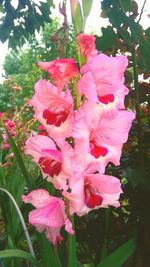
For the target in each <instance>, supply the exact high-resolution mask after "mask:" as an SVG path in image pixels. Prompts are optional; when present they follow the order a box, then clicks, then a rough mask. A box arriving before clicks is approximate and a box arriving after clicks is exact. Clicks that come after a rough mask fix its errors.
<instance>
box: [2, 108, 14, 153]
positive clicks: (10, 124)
mask: <svg viewBox="0 0 150 267" xmlns="http://www.w3.org/2000/svg"><path fill="white" fill-rule="evenodd" d="M0 113H1V112H0ZM2 116H3V114H2V113H1V114H0V117H2ZM3 123H4V124H5V126H6V128H7V129H8V131H9V132H10V134H11V136H12V137H15V136H16V129H15V128H16V125H15V123H14V121H12V120H10V119H4V120H3ZM2 138H3V143H2V149H9V148H10V144H9V141H8V135H7V133H6V131H5V130H4V129H3V133H2Z"/></svg>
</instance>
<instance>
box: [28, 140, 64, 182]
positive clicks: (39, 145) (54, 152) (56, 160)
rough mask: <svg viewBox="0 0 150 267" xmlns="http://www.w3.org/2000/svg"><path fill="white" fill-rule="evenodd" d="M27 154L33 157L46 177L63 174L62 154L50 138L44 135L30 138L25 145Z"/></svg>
mask: <svg viewBox="0 0 150 267" xmlns="http://www.w3.org/2000/svg"><path fill="white" fill-rule="evenodd" d="M25 153H26V154H29V155H31V156H32V157H33V160H34V161H35V162H36V163H37V164H38V165H39V166H40V168H41V170H42V172H43V175H44V176H45V177H47V176H51V177H54V176H55V175H58V174H59V173H60V172H61V168H62V159H61V152H60V151H59V150H58V149H57V148H56V145H55V143H54V142H53V141H52V139H50V138H49V137H47V136H43V135H34V136H31V137H29V139H28V140H27V142H26V145H25Z"/></svg>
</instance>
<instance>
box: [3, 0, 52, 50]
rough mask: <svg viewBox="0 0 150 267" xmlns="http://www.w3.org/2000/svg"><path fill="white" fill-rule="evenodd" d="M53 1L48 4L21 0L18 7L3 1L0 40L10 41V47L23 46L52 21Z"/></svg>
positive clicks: (49, 0) (47, 2)
mask: <svg viewBox="0 0 150 267" xmlns="http://www.w3.org/2000/svg"><path fill="white" fill-rule="evenodd" d="M52 5H53V1H52V0H48V1H46V2H43V1H39V3H36V2H35V1H30V0H19V1H18V5H17V7H14V6H13V5H12V3H11V1H7V0H1V1H0V7H1V12H2V14H3V16H2V17H1V19H0V22H1V23H0V40H1V42H5V41H6V40H9V47H12V48H16V47H17V46H22V45H23V44H24V43H25V42H26V40H28V39H29V38H30V36H31V35H33V34H34V33H35V31H36V30H37V31H39V30H40V29H41V27H44V25H45V23H48V22H50V21H51V19H50V7H51V6H52Z"/></svg>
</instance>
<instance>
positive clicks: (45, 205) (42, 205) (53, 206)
mask: <svg viewBox="0 0 150 267" xmlns="http://www.w3.org/2000/svg"><path fill="white" fill-rule="evenodd" d="M22 200H23V201H24V202H25V203H30V204H32V205H33V206H34V207H35V208H36V209H35V210H33V211H31V212H30V213H29V223H30V224H32V225H34V226H35V227H36V229H37V231H38V232H43V231H45V234H46V237H47V238H48V240H49V241H50V242H52V244H53V245H57V244H58V243H59V242H61V241H62V240H63V238H62V236H61V234H60V230H61V227H63V226H65V230H66V231H67V232H68V233H69V234H74V231H73V229H72V224H71V222H70V221H69V219H68V218H67V215H66V212H65V208H66V207H65V203H64V201H63V200H61V199H60V198H57V197H53V196H51V195H49V193H48V192H47V191H46V190H44V189H38V190H33V191H31V192H30V193H29V194H28V195H26V196H25V195H23V196H22Z"/></svg>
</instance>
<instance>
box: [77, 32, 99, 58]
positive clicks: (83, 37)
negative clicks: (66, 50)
mask: <svg viewBox="0 0 150 267" xmlns="http://www.w3.org/2000/svg"><path fill="white" fill-rule="evenodd" d="M77 42H78V45H79V49H80V53H81V55H82V56H83V57H85V58H89V57H90V56H94V55H96V54H97V53H98V51H97V50H96V48H95V37H94V36H93V35H88V34H84V33H81V34H79V35H78V36H77Z"/></svg>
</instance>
